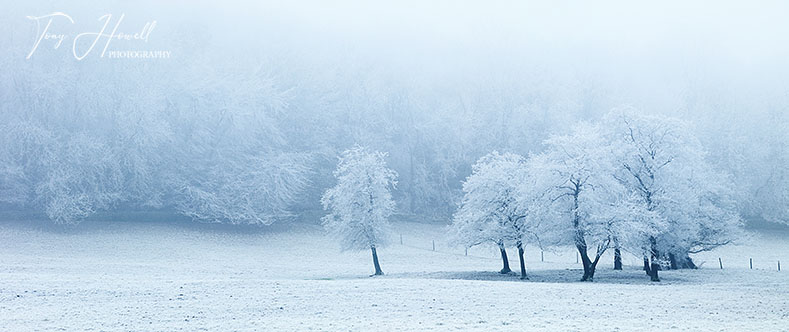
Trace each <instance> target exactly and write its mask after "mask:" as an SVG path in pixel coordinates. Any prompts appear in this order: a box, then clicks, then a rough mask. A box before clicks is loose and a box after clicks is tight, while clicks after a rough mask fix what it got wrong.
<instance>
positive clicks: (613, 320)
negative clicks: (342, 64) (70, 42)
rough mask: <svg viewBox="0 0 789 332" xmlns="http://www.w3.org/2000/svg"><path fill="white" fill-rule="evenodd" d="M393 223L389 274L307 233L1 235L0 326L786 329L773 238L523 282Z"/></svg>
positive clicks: (539, 272) (562, 263) (477, 251)
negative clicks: (647, 266)
mask: <svg viewBox="0 0 789 332" xmlns="http://www.w3.org/2000/svg"><path fill="white" fill-rule="evenodd" d="M396 228H397V230H398V233H402V234H403V239H404V241H403V242H404V244H403V245H400V244H399V237H396V238H395V239H394V243H393V244H392V245H391V246H390V247H388V248H385V249H382V250H381V251H380V255H381V264H382V267H383V270H384V272H386V273H387V275H386V276H384V277H376V278H369V277H367V275H368V274H370V273H371V272H372V263H371V259H370V257H369V253H367V252H363V253H340V252H339V250H338V246H337V245H336V244H335V242H334V241H332V240H331V239H327V238H326V237H325V236H324V235H323V232H322V230H320V229H319V228H317V227H311V226H298V227H295V229H294V228H290V229H285V228H282V229H269V230H266V231H260V230H250V229H245V230H237V229H233V228H225V227H221V228H219V227H214V226H197V227H195V226H194V225H190V226H185V225H161V224H145V223H97V224H89V225H88V224H86V225H83V226H82V227H80V228H78V229H75V230H66V231H63V230H59V231H52V230H41V229H35V228H33V227H30V226H23V225H19V224H13V225H0V330H3V331H6V330H8V331H26V330H132V331H150V330H162V331H174V330H211V331H217V330H222V331H228V330H275V331H286V330H294V329H296V330H329V331H335V330H371V329H373V328H375V329H378V330H403V329H405V330H455V329H464V330H480V331H482V330H492V329H496V330H501V331H507V330H520V331H522V330H550V331H556V330H568V331H574V330H578V331H597V330H600V331H612V330H617V329H619V330H622V331H628V330H658V329H660V330H663V329H665V330H673V329H677V330H703V331H709V330H750V331H753V330H770V331H781V330H786V329H787V326H789V273H787V271H781V272H778V271H776V269H775V267H774V266H772V264H768V262H767V261H769V260H777V259H780V258H781V257H780V256H781V255H787V254H789V250H787V249H789V243H787V240H785V237H782V236H774V235H759V234H757V235H755V236H754V237H753V238H751V239H749V240H748V241H747V243H746V244H745V245H742V246H739V247H730V248H724V249H721V250H719V251H717V252H713V253H709V254H705V255H702V256H700V257H698V260H699V261H704V262H706V263H705V264H704V268H703V269H701V270H695V271H664V272H662V273H661V276H662V278H663V282H661V283H650V282H649V281H648V278H646V276H645V275H644V273H643V272H642V271H640V270H638V266H637V264H638V258H637V257H626V260H625V263H629V264H630V266H629V267H628V268H627V269H626V270H625V271H619V272H615V271H612V270H611V269H610V266H609V265H610V264H609V263H610V260H609V259H608V258H609V257H606V258H604V259H606V260H605V261H603V262H602V263H601V267H600V271H599V272H598V275H597V276H596V277H595V282H594V283H580V282H577V280H578V279H579V278H580V275H581V273H580V271H579V269H580V265H579V264H576V263H575V256H574V253H573V252H572V251H571V250H570V249H569V248H568V249H566V250H557V251H556V252H546V253H545V254H544V257H545V262H540V253H539V251H538V250H537V249H535V248H528V249H527V269H528V270H529V273H530V280H529V281H525V282H524V281H520V280H519V279H518V277H517V276H516V275H514V274H513V275H507V276H503V275H499V274H497V273H495V272H492V271H496V270H498V269H499V268H500V266H499V264H500V261H499V260H498V258H497V257H496V255H497V253H496V251H495V250H494V249H493V248H472V249H471V250H470V251H469V256H465V255H464V252H463V249H457V248H450V247H447V246H446V244H445V243H444V239H443V234H444V233H445V228H443V227H441V226H434V225H423V224H398V225H396ZM434 240H435V241H436V251H435V252H434V251H432V242H433V241H434ZM511 255H512V257H511V259H512V262H511V265H512V266H517V261H516V257H514V256H515V255H514V252H512V253H511ZM717 256H720V257H722V259H723V260H724V265H725V266H724V267H725V270H720V269H719V268H718V266H717V263H718V262H717ZM750 257H754V258H755V259H757V260H756V261H755V264H754V265H755V266H754V267H755V268H757V269H756V270H749V269H748V265H747V259H748V258H750ZM713 260H714V264H713ZM743 260H745V261H744V262H743ZM763 261H764V262H763ZM788 261H789V260H788ZM727 262H731V266H730V267H729V266H726V265H728V264H727ZM735 262H740V263H737V264H735ZM757 263H759V264H757ZM737 265H739V266H737Z"/></svg>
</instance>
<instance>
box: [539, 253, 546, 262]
mask: <svg viewBox="0 0 789 332" xmlns="http://www.w3.org/2000/svg"><path fill="white" fill-rule="evenodd" d="M544 261H545V252H544V251H542V250H540V262H544Z"/></svg>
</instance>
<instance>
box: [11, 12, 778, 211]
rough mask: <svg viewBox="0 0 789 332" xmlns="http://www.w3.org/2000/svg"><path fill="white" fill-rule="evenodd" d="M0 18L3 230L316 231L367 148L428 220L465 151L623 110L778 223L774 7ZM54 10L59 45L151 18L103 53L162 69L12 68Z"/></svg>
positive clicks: (457, 175)
mask: <svg viewBox="0 0 789 332" xmlns="http://www.w3.org/2000/svg"><path fill="white" fill-rule="evenodd" d="M3 7H4V10H3V13H0V26H2V27H3V29H2V31H3V32H4V33H2V34H0V49H1V50H2V52H0V204H1V205H0V208H2V210H3V211H6V214H9V215H8V216H5V217H4V218H5V219H9V218H18V217H19V215H20V213H21V214H22V215H26V216H34V217H37V218H42V219H49V220H52V221H55V222H58V223H77V222H79V221H81V220H84V219H85V218H90V217H92V216H96V215H101V216H102V218H106V219H109V220H111V219H113V218H117V217H118V216H122V215H124V214H126V213H132V212H139V211H161V212H164V213H167V214H168V215H172V216H177V215H180V216H183V217H187V218H190V219H193V220H195V221H202V222H226V223H234V224H271V223H274V222H316V221H315V220H314V219H310V218H300V217H303V216H305V215H316V214H320V213H322V212H320V210H321V206H320V196H321V194H322V193H323V192H324V191H325V190H326V189H327V188H329V187H330V186H332V185H333V183H334V178H333V177H332V175H331V172H332V170H333V169H334V168H335V166H336V164H337V156H338V154H339V153H340V152H341V151H343V150H346V149H349V148H351V147H353V146H354V145H355V144H359V145H363V146H367V147H370V148H371V149H374V150H377V151H384V152H387V153H388V156H387V163H388V165H389V167H391V168H392V169H394V170H395V171H396V172H397V173H398V174H399V178H398V181H399V182H398V187H397V190H396V191H394V192H393V195H394V200H395V202H396V214H397V215H401V216H410V217H413V218H414V219H419V220H431V221H439V222H449V220H450V219H451V216H452V214H453V213H454V212H455V211H456V209H457V207H458V204H459V202H460V198H461V196H462V191H461V189H462V187H461V184H462V181H463V180H464V179H465V178H466V177H468V176H469V175H470V174H471V165H472V164H474V162H475V161H476V160H478V159H479V158H480V157H482V156H484V155H485V154H487V153H489V152H491V151H493V150H497V151H500V152H513V153H518V154H521V155H529V154H531V153H539V152H541V151H543V149H544V148H545V146H544V144H543V141H544V140H545V139H547V138H549V137H550V136H551V135H561V134H566V133H568V131H569V129H570V128H571V127H572V126H573V125H574V124H576V123H578V122H579V121H598V120H600V119H601V117H602V116H603V115H604V114H606V113H608V112H610V111H611V110H617V109H629V110H635V112H638V113H642V114H660V115H666V116H671V117H676V118H679V119H681V120H684V121H687V122H688V123H690V124H691V125H692V127H693V131H694V132H695V134H696V136H697V137H699V138H700V139H701V141H702V144H703V146H704V148H705V150H706V151H707V155H706V159H707V161H708V162H710V163H711V164H712V165H713V166H714V167H715V168H716V169H718V170H720V171H723V172H726V173H728V174H730V178H729V179H730V180H731V181H733V186H734V188H735V189H736V201H737V208H738V210H739V211H740V214H741V215H743V216H744V217H745V218H746V219H754V220H759V219H765V220H768V221H773V222H781V223H787V222H789V186H788V185H789V167H787V165H789V145H788V144H789V143H787V141H788V140H789V130H787V129H789V83H788V82H787V77H789V66H787V64H786V59H787V58H788V57H789V27H788V26H787V24H786V23H785V16H786V13H787V12H789V5H788V4H787V3H786V2H782V1H765V2H760V3H759V5H753V4H749V3H747V2H745V1H723V2H693V3H687V2H683V1H669V2H663V3H660V4H647V3H632V2H618V1H604V2H595V3H583V2H575V1H558V2H556V1H552V2H550V3H549V2H544V3H535V2H515V1H512V2H510V1H501V2H493V3H483V2H462V6H461V5H460V3H458V2H455V1H436V2H431V3H429V4H427V3H425V2H420V1H404V2H398V3H389V4H383V3H375V4H372V3H368V2H363V1H341V2H332V3H328V2H320V1H314V2H312V1H292V2H291V1H288V2H281V3H276V2H268V1H267V2H262V3H258V2H253V1H247V2H244V1H235V0H231V1H222V2H217V3H210V2H208V1H197V2H192V1H168V2H166V3H162V2H158V1H143V2H141V3H134V4H132V3H128V2H122V1H115V2H103V3H101V4H87V3H84V4H78V3H69V4H65V3H62V2H55V1H51V2H43V3H42V2H37V3H35V4H27V3H24V2H13V3H12V2H11V1H6V3H4V5H3ZM42 8H47V9H46V10H44V11H42ZM50 8H51V9H50ZM55 11H61V12H64V13H66V14H68V15H69V16H71V17H72V18H73V19H74V21H75V23H74V24H71V23H69V22H68V21H67V20H65V19H62V18H61V19H55V20H54V21H53V23H52V26H51V27H50V29H51V30H52V31H53V33H66V34H72V36H71V37H72V38H73V37H74V36H73V34H76V33H79V32H81V31H97V30H98V29H100V28H101V24H102V21H99V20H98V18H99V17H101V16H102V15H104V14H107V13H111V14H112V15H113V17H112V21H111V22H113V23H111V24H114V22H116V20H117V19H118V17H119V16H120V15H121V14H124V20H123V22H122V24H120V28H119V29H120V30H122V31H124V32H130V33H134V32H137V31H139V30H140V29H141V28H142V27H143V25H144V24H145V23H146V22H150V21H153V20H155V21H156V27H155V29H154V30H153V31H151V33H150V38H149V40H148V41H147V42H145V43H143V44H139V42H137V44H134V43H133V42H126V41H114V42H113V44H112V46H111V47H112V48H117V49H121V50H122V49H125V48H132V49H133V48H142V49H150V50H167V51H170V52H171V53H172V56H171V57H169V58H167V59H108V58H106V57H103V58H102V57H100V54H99V51H98V50H96V51H93V52H92V53H91V54H89V55H88V56H86V57H85V58H84V59H82V60H79V61H78V60H76V59H75V57H74V56H73V55H72V47H71V46H72V44H71V41H69V40H67V41H65V42H64V43H63V45H61V46H60V47H59V48H57V49H56V48H54V41H53V40H44V41H42V42H41V44H40V45H39V46H38V49H36V50H35V52H34V53H33V54H32V56H30V58H29V59H27V58H26V57H27V56H28V55H29V54H30V53H31V49H33V46H34V44H35V43H36V38H37V36H38V33H39V32H40V31H41V30H37V26H36V21H34V20H31V19H29V18H27V16H41V15H47V14H50V13H51V12H55ZM41 23H42V24H44V23H46V22H45V21H41ZM40 28H42V27H41V26H39V27H38V29H40ZM140 45H142V46H140ZM102 46H103V41H101V42H99V46H98V47H99V48H101V47H102ZM316 211H317V212H316ZM11 212H13V213H11Z"/></svg>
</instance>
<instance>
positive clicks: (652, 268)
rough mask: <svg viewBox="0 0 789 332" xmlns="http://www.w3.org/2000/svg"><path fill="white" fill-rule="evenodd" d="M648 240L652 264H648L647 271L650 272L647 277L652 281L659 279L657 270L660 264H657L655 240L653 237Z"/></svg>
mask: <svg viewBox="0 0 789 332" xmlns="http://www.w3.org/2000/svg"><path fill="white" fill-rule="evenodd" d="M650 242H651V243H652V248H651V250H650V251H651V254H652V255H651V257H650V258H651V260H652V264H651V265H650V266H649V272H651V273H650V274H649V278H650V280H652V281H660V277H659V276H658V270H660V264H658V257H659V255H658V251H657V245H656V243H655V242H656V241H655V239H654V238H652V239H650Z"/></svg>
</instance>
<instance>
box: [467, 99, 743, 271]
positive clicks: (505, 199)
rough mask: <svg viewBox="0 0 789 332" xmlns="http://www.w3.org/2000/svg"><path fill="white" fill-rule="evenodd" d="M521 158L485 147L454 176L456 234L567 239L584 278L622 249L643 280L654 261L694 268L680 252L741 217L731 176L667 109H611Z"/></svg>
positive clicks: (723, 235)
mask: <svg viewBox="0 0 789 332" xmlns="http://www.w3.org/2000/svg"><path fill="white" fill-rule="evenodd" d="M545 144H546V150H545V151H544V152H542V153H539V154H534V155H530V156H528V157H524V156H521V155H518V154H514V153H498V152H493V153H490V154H488V155H486V156H484V157H482V158H481V159H480V160H479V161H477V163H476V164H475V165H474V167H473V173H472V175H471V176H469V177H468V179H467V180H466V181H465V182H464V184H463V192H464V193H465V195H464V197H463V200H462V203H461V205H460V208H459V209H458V211H457V213H456V214H455V216H454V223H453V228H454V230H455V234H456V236H457V238H458V242H459V243H461V244H463V245H465V246H473V245H478V244H481V243H485V242H493V243H495V244H497V245H498V246H499V248H500V250H501V255H502V259H503V261H504V268H503V269H502V273H507V272H509V266H508V263H507V262H508V261H507V256H506V250H505V248H506V247H510V246H514V247H516V248H517V249H518V256H519V258H520V267H521V274H522V277H523V278H525V277H526V271H525V267H524V262H523V250H524V249H523V248H524V245H525V244H526V243H529V242H531V243H533V244H536V245H538V246H541V247H545V246H555V245H572V246H574V247H575V248H577V250H578V254H579V256H580V258H581V263H582V264H583V268H584V274H583V277H582V279H581V280H584V281H586V280H589V281H591V280H592V278H593V277H594V274H595V269H596V267H597V265H598V263H599V261H600V258H601V257H602V255H603V253H605V252H606V251H607V250H609V249H613V250H614V251H615V253H614V259H615V262H614V264H615V268H618V269H621V264H622V263H621V257H622V256H621V255H622V252H623V251H627V252H630V253H633V254H636V255H639V256H643V258H644V269H645V270H646V271H647V274H649V275H650V276H651V280H653V281H659V280H660V279H659V277H658V271H659V270H660V269H661V265H663V264H661V263H662V262H667V265H668V266H669V267H670V268H674V269H676V268H693V267H695V266H694V264H693V262H692V260H691V258H690V256H689V254H691V253H698V252H700V251H705V250H710V249H713V248H715V247H717V246H721V245H725V244H727V243H730V242H731V241H733V240H735V239H736V238H737V236H738V233H739V230H740V226H741V223H742V221H741V219H740V216H739V214H738V212H737V208H736V205H735V202H734V200H733V198H734V190H733V188H732V185H731V183H732V182H731V179H730V177H729V176H728V175H727V174H725V173H722V172H720V171H717V170H715V169H714V168H713V167H712V166H711V165H710V164H709V163H708V162H707V161H706V160H705V157H706V152H705V151H704V149H703V147H702V145H701V144H700V142H699V140H698V139H697V138H696V137H695V136H694V135H693V133H692V132H691V131H690V130H689V129H688V126H687V124H685V123H683V122H681V121H679V120H676V119H671V118H661V117H649V116H640V115H637V114H635V113H632V112H630V113H629V112H612V113H610V114H608V115H606V116H605V117H604V118H603V120H601V121H600V122H599V123H580V124H578V125H576V126H575V127H574V128H573V129H572V131H571V132H570V133H569V134H566V135H560V136H553V137H551V138H550V139H548V140H546V141H545Z"/></svg>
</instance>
